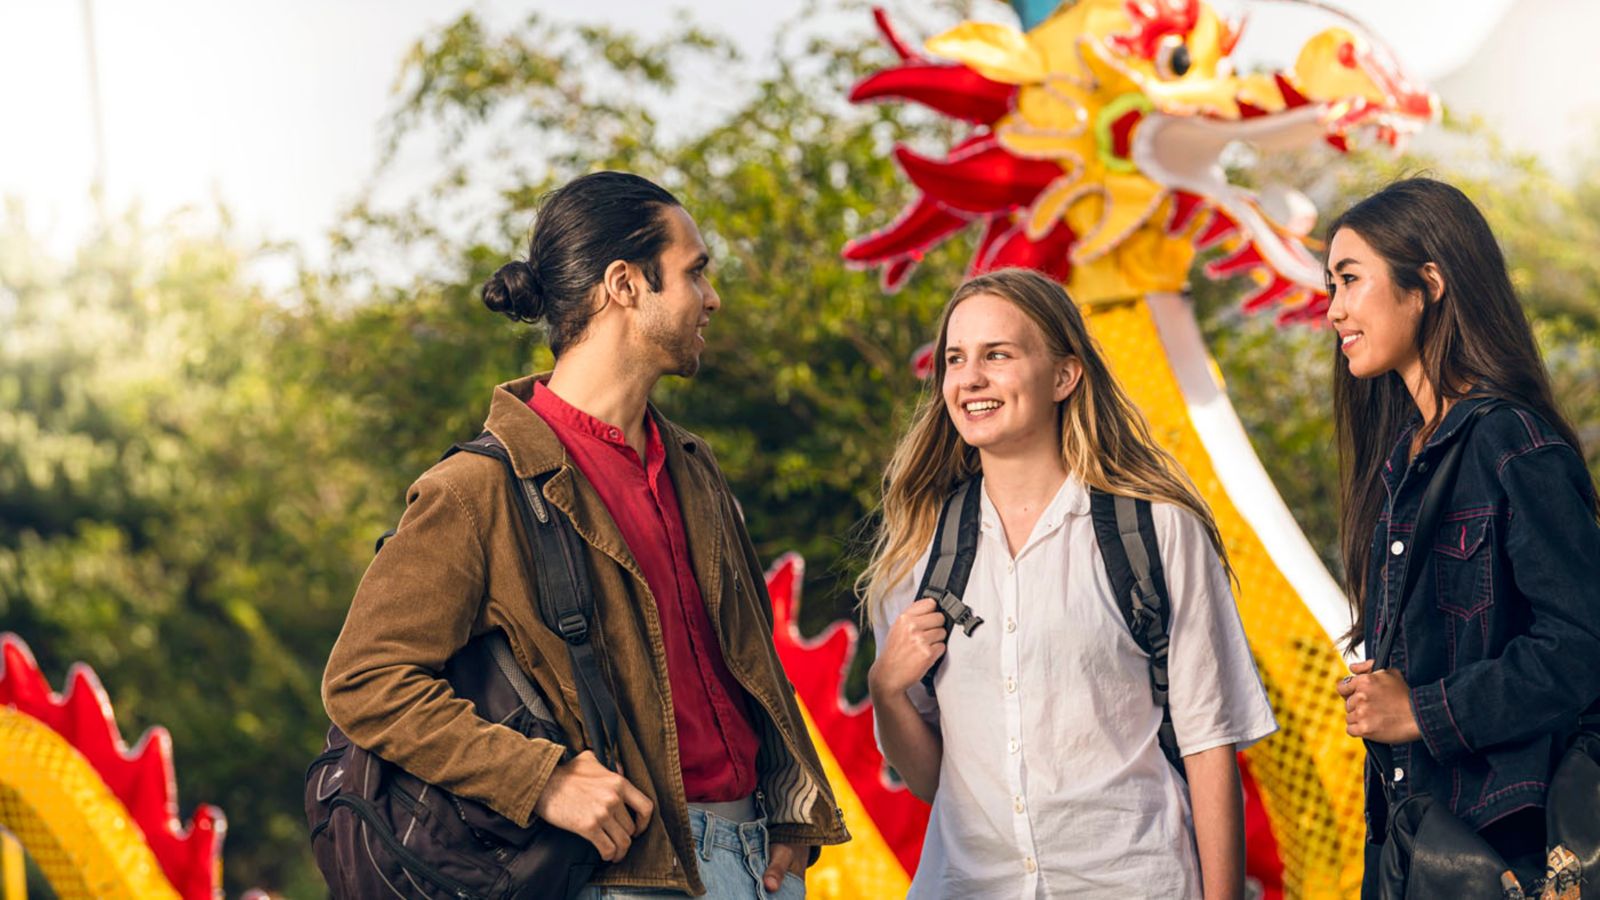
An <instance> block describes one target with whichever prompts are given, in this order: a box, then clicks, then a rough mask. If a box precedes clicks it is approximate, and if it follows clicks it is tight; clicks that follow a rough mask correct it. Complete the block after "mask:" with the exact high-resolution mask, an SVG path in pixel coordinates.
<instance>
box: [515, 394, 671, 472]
mask: <svg viewBox="0 0 1600 900" xmlns="http://www.w3.org/2000/svg"><path fill="white" fill-rule="evenodd" d="M528 406H530V407H532V408H533V410H534V412H537V413H538V414H539V415H541V416H544V417H545V418H546V419H549V420H552V421H556V422H560V423H561V424H562V425H563V426H564V427H566V428H569V429H572V430H574V431H578V432H581V433H583V434H586V435H589V436H590V437H593V438H597V439H599V440H601V441H604V442H605V443H608V444H612V445H614V446H618V447H628V439H627V437H626V436H625V435H624V434H623V432H622V429H621V428H618V427H616V426H615V425H612V424H611V423H610V422H606V421H603V420H601V419H597V418H595V417H594V416H591V415H589V414H588V413H586V412H584V411H583V410H581V409H579V408H577V407H576V406H573V405H572V404H570V403H568V402H567V401H565V400H563V399H561V397H560V396H559V395H558V394H556V392H555V391H552V390H551V389H550V386H549V385H547V384H545V383H544V382H542V381H540V382H535V383H534V385H533V396H532V397H529V398H528ZM644 428H645V444H646V446H647V447H653V446H655V445H659V444H660V443H661V435H660V433H659V432H658V431H657V429H656V423H655V419H654V418H653V417H652V416H650V415H649V414H646V415H645V417H644ZM629 450H630V452H631V450H632V448H629ZM648 455H654V454H648Z"/></svg>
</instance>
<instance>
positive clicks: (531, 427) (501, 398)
mask: <svg viewBox="0 0 1600 900" xmlns="http://www.w3.org/2000/svg"><path fill="white" fill-rule="evenodd" d="M549 381H550V373H549V372H539V373H537V374H534V375H528V376H526V377H524V378H518V379H516V380H514V381H508V382H506V383H505V384H501V385H498V386H496V387H495V389H494V396H493V397H492V398H491V399H490V401H489V418H488V420H487V421H486V422H485V423H484V427H485V428H487V429H488V430H489V431H491V432H493V433H494V436H495V437H497V438H499V439H500V443H502V444H505V445H506V451H507V452H508V453H509V454H510V455H511V467H512V468H513V469H515V470H516V473H517V477H519V478H532V477H533V476H535V475H542V474H544V473H545V472H548V471H550V470H551V469H557V468H560V467H561V466H562V465H564V464H565V463H566V461H567V453H566V450H565V449H564V448H563V447H562V446H561V440H560V439H559V438H557V437H556V433H555V432H554V431H552V430H550V426H549V425H547V424H545V421H544V419H543V418H541V417H540V416H539V414H538V413H536V412H534V411H533V410H532V409H531V408H529V406H528V400H529V399H530V398H531V397H533V386H534V384H535V383H544V384H547V383H549ZM645 415H647V416H649V417H650V418H651V420H653V421H654V422H655V423H656V429H657V430H658V431H659V432H660V433H661V442H662V444H663V445H665V447H666V451H667V461H668V464H669V465H671V464H672V463H673V458H674V456H677V457H680V459H679V460H678V464H679V465H681V464H682V460H681V457H682V455H683V454H684V453H689V454H693V455H704V451H703V449H702V448H701V447H700V440H699V439H698V438H696V437H695V436H694V435H692V434H690V433H688V432H687V431H684V430H683V429H681V428H679V427H678V426H676V425H674V424H672V423H671V422H669V421H667V418H666V417H665V416H663V415H661V411H660V410H658V409H656V407H655V404H653V403H647V404H645Z"/></svg>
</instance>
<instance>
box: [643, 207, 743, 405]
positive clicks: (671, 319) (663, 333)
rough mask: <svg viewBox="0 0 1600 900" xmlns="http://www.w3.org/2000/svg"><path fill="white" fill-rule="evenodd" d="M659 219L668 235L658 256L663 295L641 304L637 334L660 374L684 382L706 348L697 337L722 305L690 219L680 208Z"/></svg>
mask: <svg viewBox="0 0 1600 900" xmlns="http://www.w3.org/2000/svg"><path fill="white" fill-rule="evenodd" d="M661 217H662V219H664V220H665V221H666V223H667V233H668V235H669V240H668V243H667V247H666V249H665V250H663V251H661V260H660V263H661V290H660V291H659V292H656V293H651V292H646V294H645V295H644V297H643V298H642V299H641V300H640V303H639V316H640V319H639V322H640V328H639V331H640V334H641V335H642V336H643V338H644V342H645V345H646V348H647V350H648V351H651V352H652V354H653V355H658V356H659V359H660V362H661V367H662V372H663V373H664V374H668V375H682V376H684V377H686V378H687V377H689V376H691V375H693V374H694V373H696V372H698V371H699V370H700V352H701V351H702V350H704V349H705V346H706V341H705V338H704V337H702V336H701V333H700V332H701V329H703V328H705V326H706V324H707V323H708V322H710V321H711V314H712V313H713V312H716V311H717V310H718V309H720V308H721V307H722V299H721V298H720V297H718V296H717V291H716V289H715V288H713V287H712V286H711V281H710V279H709V278H708V277H707V272H706V268H707V266H708V265H709V264H710V262H711V257H710V255H709V254H708V253H707V251H706V243H705V241H704V240H702V239H701V237H700V229H699V228H697V227H695V224H694V219H692V218H690V216H689V214H688V213H687V212H685V211H684V210H683V208H682V207H679V206H672V207H668V208H666V209H664V210H662V212H661Z"/></svg>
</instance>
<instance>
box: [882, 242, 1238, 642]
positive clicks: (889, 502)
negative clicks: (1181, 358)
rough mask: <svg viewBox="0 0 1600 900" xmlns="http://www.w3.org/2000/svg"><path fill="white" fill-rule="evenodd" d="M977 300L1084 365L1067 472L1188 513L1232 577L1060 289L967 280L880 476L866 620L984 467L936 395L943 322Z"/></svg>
mask: <svg viewBox="0 0 1600 900" xmlns="http://www.w3.org/2000/svg"><path fill="white" fill-rule="evenodd" d="M978 294H991V295H994V296H996V297H1000V298H1001V299H1003V300H1007V301H1010V302H1011V303H1013V304H1015V305H1016V307H1017V308H1018V309H1020V310H1022V311H1023V312H1024V313H1026V314H1027V316H1028V318H1030V319H1032V320H1033V323H1034V324H1035V325H1037V326H1038V327H1039V331H1040V333H1042V334H1043V336H1044V341H1045V346H1046V347H1047V348H1048V349H1049V351H1050V353H1051V354H1052V355H1054V356H1056V357H1057V358H1065V357H1068V356H1073V357H1077V359H1078V361H1079V362H1081V363H1082V364H1083V377H1082V378H1080V379H1079V382H1078V386H1077V387H1076V388H1075V389H1074V390H1073V391H1072V393H1071V394H1070V395H1068V396H1067V399H1065V400H1063V401H1061V403H1060V404H1059V409H1060V416H1059V418H1060V422H1061V458H1062V461H1063V462H1065V463H1066V466H1067V471H1068V472H1069V473H1070V474H1071V475H1072V476H1073V477H1074V478H1077V479H1078V480H1079V481H1080V482H1082V483H1083V484H1084V485H1085V486H1087V487H1092V488H1099V489H1100V490H1102V491H1106V492H1109V493H1113V494H1122V495H1125V496H1128V497H1136V498H1138V499H1141V500H1150V501H1152V502H1161V503H1171V504H1173V505H1174V506H1178V507H1181V508H1183V509H1186V510H1188V511H1189V512H1191V513H1193V514H1194V516H1195V517H1196V518H1198V519H1199V520H1200V522H1201V523H1202V524H1203V525H1204V526H1205V529H1206V533H1207V535H1208V536H1209V537H1210V538H1211V546H1212V547H1213V548H1214V549H1215V550H1216V552H1217V556H1218V557H1219V558H1220V559H1221V560H1222V564H1223V566H1224V567H1225V568H1228V571H1229V573H1230V574H1231V573H1232V569H1231V567H1229V565H1228V555H1227V551H1226V550H1224V549H1223V546H1222V535H1221V533H1220V532H1218V531H1217V523H1216V520H1215V519H1214V518H1213V517H1212V515H1211V509H1210V507H1208V506H1206V503H1205V501H1204V500H1202V499H1201V498H1200V492H1199V491H1198V490H1196V489H1195V486H1194V483H1193V482H1191V481H1190V480H1189V476H1188V475H1186V474H1185V473H1184V471H1183V468H1182V467H1181V466H1179V465H1178V461H1177V460H1176V459H1173V457H1172V454H1170V453H1168V452H1167V451H1166V450H1163V449H1162V448H1161V447H1160V446H1159V445H1158V444H1157V443H1156V441H1155V439H1154V438H1153V437H1151V436H1150V424H1149V423H1148V422H1147V421H1145V417H1144V414H1143V413H1141V412H1140V411H1139V408H1138V407H1137V406H1135V405H1134V404H1133V401H1132V400H1130V399H1128V395H1127V394H1126V393H1125V392H1124V391H1123V390H1122V386H1121V385H1119V384H1118V383H1117V380H1116V379H1115V378H1113V377H1112V376H1111V370H1110V369H1108V368H1106V364H1105V360H1104V359H1102V358H1101V355H1100V350H1099V348H1098V347H1097V346H1095V343H1094V340H1093V339H1092V338H1091V337H1090V336H1089V330H1088V328H1087V327H1086V326H1085V325H1084V321H1083V314H1082V313H1080V312H1079V311H1078V306H1077V304H1075V303H1073V302H1072V298H1070V297H1068V296H1067V292H1066V290H1064V289H1063V288H1062V287H1061V286H1060V285H1059V284H1056V283H1055V282H1054V281H1051V280H1050V279H1048V278H1046V277H1045V276H1043V275H1040V274H1039V273H1038V272H1034V271H1032V270H1030V269H1001V270H999V271H995V272H990V273H988V274H985V275H979V276H977V277H976V278H971V279H968V280H967V282H966V283H965V284H963V285H961V287H959V288H957V289H956V292H955V294H954V295H953V296H951V298H950V302H949V303H947V304H945V307H944V312H943V313H941V314H940V316H939V340H938V343H937V344H936V345H935V349H934V354H933V366H934V368H933V377H932V378H930V379H929V380H928V383H927V386H926V387H925V388H924V390H923V395H922V398H921V399H920V400H919V402H918V404H917V408H916V412H915V413H914V414H913V416H912V420H911V427H910V428H909V429H908V430H907V431H906V435H905V437H903V438H901V439H900V443H899V445H898V446H896V447H895V451H894V456H893V457H892V458H891V459H890V460H889V468H888V469H887V470H886V471H885V472H884V475H883V505H882V516H883V518H882V524H881V525H880V527H879V529H878V534H877V536H876V538H875V540H874V542H873V552H872V560H871V562H869V563H868V564H867V568H866V570H865V571H863V572H862V573H861V577H860V578H858V579H857V580H856V593H857V595H858V596H860V597H861V598H862V602H863V604H864V605H865V607H866V611H867V615H868V617H869V618H870V619H872V620H873V621H877V620H878V619H880V618H881V617H882V616H883V614H884V610H883V609H882V604H883V598H884V595H885V594H887V593H888V591H889V589H890V588H892V587H894V586H895V585H897V584H899V583H900V582H901V581H902V580H904V579H906V578H908V577H910V575H911V569H912V567H913V566H914V565H915V564H916V561H917V558H918V557H920V556H921V555H922V552H923V551H924V550H926V549H927V547H928V544H929V543H930V542H931V541H932V540H933V531H934V528H935V526H936V525H937V524H938V519H939V510H940V508H941V507H942V506H943V505H944V501H945V498H946V497H948V496H949V495H950V492H951V491H952V490H954V489H955V486H956V485H957V484H960V483H961V482H962V481H964V480H966V479H967V478H969V477H971V476H972V475H974V474H976V473H977V472H978V470H979V469H980V467H981V466H980V463H979V460H978V451H977V450H976V449H975V448H973V447H970V446H968V445H967V443H966V442H965V441H963V440H962V439H961V434H960V432H958V431H956V427H955V423H954V422H952V421H951V420H950V415H949V413H948V412H947V411H946V409H945V404H944V396H943V391H942V385H943V384H944V376H945V345H946V341H947V340H948V337H949V328H950V314H951V312H952V311H953V310H954V309H955V308H956V307H957V306H958V305H960V304H961V302H962V301H963V300H966V299H967V298H969V297H973V296H976V295H978Z"/></svg>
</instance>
